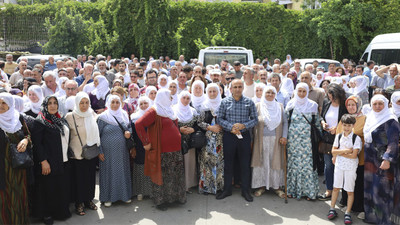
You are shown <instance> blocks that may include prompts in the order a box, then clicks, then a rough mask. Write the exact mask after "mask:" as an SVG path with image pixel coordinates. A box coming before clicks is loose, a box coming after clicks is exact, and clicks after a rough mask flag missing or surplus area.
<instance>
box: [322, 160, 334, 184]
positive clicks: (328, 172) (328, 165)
mask: <svg viewBox="0 0 400 225" xmlns="http://www.w3.org/2000/svg"><path fill="white" fill-rule="evenodd" d="M324 162H325V170H324V172H325V182H326V189H327V190H330V191H332V190H333V172H334V170H335V165H334V164H333V163H332V155H331V154H324Z"/></svg>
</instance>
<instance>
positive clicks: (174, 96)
mask: <svg viewBox="0 0 400 225" xmlns="http://www.w3.org/2000/svg"><path fill="white" fill-rule="evenodd" d="M171 84H175V85H176V88H177V90H176V92H175V94H174V95H172V105H176V104H177V103H178V81H176V80H171V81H170V82H169V83H168V88H169V87H170V86H171Z"/></svg>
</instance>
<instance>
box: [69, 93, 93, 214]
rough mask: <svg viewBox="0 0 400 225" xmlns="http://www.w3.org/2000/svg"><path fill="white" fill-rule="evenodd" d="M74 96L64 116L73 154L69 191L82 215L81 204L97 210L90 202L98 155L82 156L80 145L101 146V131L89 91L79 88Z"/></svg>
mask: <svg viewBox="0 0 400 225" xmlns="http://www.w3.org/2000/svg"><path fill="white" fill-rule="evenodd" d="M74 97H75V99H74V100H75V102H74V103H75V104H74V108H73V111H72V112H69V113H67V115H66V116H65V119H66V120H67V122H68V124H69V127H70V130H71V136H70V142H69V147H70V148H71V149H72V151H73V152H74V158H73V159H71V167H72V170H71V178H72V179H71V181H72V193H73V194H74V195H73V196H74V197H75V198H74V200H75V212H76V214H78V215H80V216H83V215H85V211H84V207H87V208H89V209H91V210H97V207H96V205H95V204H94V203H93V199H94V192H95V186H96V161H97V157H95V158H93V159H90V160H88V159H85V158H83V157H82V146H85V145H88V146H93V145H97V146H100V134H99V128H98V126H97V123H96V117H97V114H96V113H95V112H94V111H93V109H92V108H90V99H89V95H88V94H86V93H85V92H79V93H78V94H77V95H76V96H74ZM78 135H79V136H78Z"/></svg>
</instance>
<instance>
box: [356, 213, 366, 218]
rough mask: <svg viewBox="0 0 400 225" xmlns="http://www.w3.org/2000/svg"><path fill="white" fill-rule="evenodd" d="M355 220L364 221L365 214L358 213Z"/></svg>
mask: <svg viewBox="0 0 400 225" xmlns="http://www.w3.org/2000/svg"><path fill="white" fill-rule="evenodd" d="M357 218H358V219H360V220H365V212H360V213H359V214H358V215H357Z"/></svg>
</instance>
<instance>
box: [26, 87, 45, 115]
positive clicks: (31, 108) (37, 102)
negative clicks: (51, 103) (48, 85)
mask: <svg viewBox="0 0 400 225" xmlns="http://www.w3.org/2000/svg"><path fill="white" fill-rule="evenodd" d="M28 99H29V101H27V102H26V103H25V109H24V113H25V114H26V115H29V116H32V117H33V118H36V117H37V115H38V113H39V112H40V106H41V105H42V102H43V99H44V97H43V91H42V88H41V87H40V86H39V85H32V86H30V87H29V89H28Z"/></svg>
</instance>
